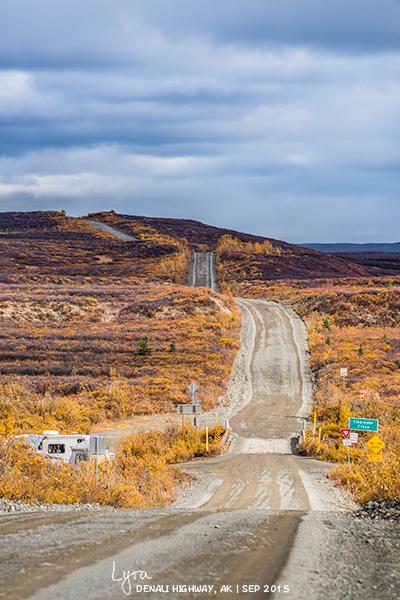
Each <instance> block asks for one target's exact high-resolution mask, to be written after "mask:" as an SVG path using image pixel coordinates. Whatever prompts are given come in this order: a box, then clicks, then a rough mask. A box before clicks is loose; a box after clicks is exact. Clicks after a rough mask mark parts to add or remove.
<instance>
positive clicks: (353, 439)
mask: <svg viewBox="0 0 400 600" xmlns="http://www.w3.org/2000/svg"><path fill="white" fill-rule="evenodd" d="M349 440H350V441H351V443H352V444H357V443H358V433H357V431H352V432H351V433H350V437H349Z"/></svg>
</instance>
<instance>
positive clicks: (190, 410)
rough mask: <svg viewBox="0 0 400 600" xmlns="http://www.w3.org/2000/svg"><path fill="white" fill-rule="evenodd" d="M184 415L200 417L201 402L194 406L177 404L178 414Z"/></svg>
mask: <svg viewBox="0 0 400 600" xmlns="http://www.w3.org/2000/svg"><path fill="white" fill-rule="evenodd" d="M182 412H183V414H184V415H196V414H198V415H201V414H202V412H203V410H202V408H201V402H196V404H178V414H180V415H181V414H182Z"/></svg>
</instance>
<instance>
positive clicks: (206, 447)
mask: <svg viewBox="0 0 400 600" xmlns="http://www.w3.org/2000/svg"><path fill="white" fill-rule="evenodd" d="M206 452H208V427H206Z"/></svg>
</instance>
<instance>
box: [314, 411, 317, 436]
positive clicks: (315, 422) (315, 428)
mask: <svg viewBox="0 0 400 600" xmlns="http://www.w3.org/2000/svg"><path fill="white" fill-rule="evenodd" d="M316 430H317V413H316V412H314V428H313V433H315V432H316Z"/></svg>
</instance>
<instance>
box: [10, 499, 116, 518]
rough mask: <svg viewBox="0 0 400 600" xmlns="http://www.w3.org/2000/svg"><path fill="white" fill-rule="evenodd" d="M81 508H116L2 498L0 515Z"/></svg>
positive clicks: (79, 509)
mask: <svg viewBox="0 0 400 600" xmlns="http://www.w3.org/2000/svg"><path fill="white" fill-rule="evenodd" d="M81 510H88V511H93V510H115V509H114V508H113V507H112V506H104V505H101V504H97V503H93V504H78V503H75V504H42V503H34V504H27V503H24V502H21V501H20V500H6V499H5V498H0V515H1V514H9V513H32V512H52V511H53V512H54V511H57V512H71V511H81Z"/></svg>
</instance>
